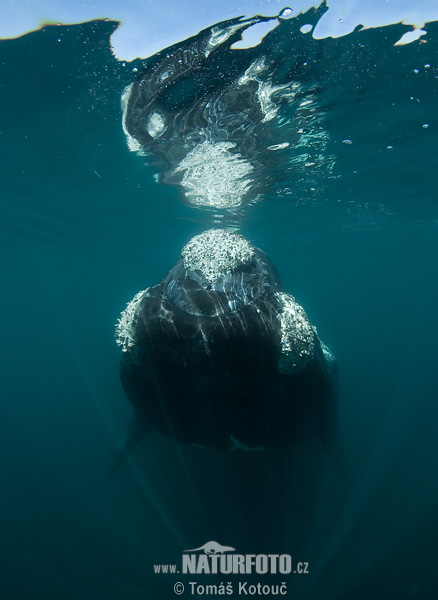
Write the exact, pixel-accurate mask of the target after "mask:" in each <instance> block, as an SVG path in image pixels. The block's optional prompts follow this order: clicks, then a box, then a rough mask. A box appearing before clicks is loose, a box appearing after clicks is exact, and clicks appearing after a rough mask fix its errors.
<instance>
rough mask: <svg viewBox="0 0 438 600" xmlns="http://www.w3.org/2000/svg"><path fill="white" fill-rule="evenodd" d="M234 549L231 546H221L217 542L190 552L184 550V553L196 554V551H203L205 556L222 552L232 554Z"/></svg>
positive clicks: (208, 543)
mask: <svg viewBox="0 0 438 600" xmlns="http://www.w3.org/2000/svg"><path fill="white" fill-rule="evenodd" d="M235 549H236V548H232V547H231V546H222V545H221V544H218V543H217V542H214V541H212V542H207V543H206V544H204V545H203V546H199V548H193V549H192V550H184V552H197V551H198V550H204V552H205V554H223V553H224V552H234V550H235Z"/></svg>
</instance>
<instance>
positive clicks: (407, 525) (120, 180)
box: [0, 22, 438, 600]
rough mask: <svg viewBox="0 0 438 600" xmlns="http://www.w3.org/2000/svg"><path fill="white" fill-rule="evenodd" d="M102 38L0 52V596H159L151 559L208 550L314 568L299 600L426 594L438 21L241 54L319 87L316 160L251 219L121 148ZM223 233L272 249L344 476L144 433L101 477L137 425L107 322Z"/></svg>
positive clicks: (167, 580) (284, 171)
mask: <svg viewBox="0 0 438 600" xmlns="http://www.w3.org/2000/svg"><path fill="white" fill-rule="evenodd" d="M114 27H115V24H113V23H109V22H96V23H92V24H86V25H81V26H75V27H50V28H46V29H44V30H42V31H39V32H36V33H34V34H31V35H28V36H26V37H23V38H20V39H17V40H11V41H3V42H1V43H0V54H1V60H0V85H1V87H0V102H1V113H0V114H1V117H0V119H1V124H0V144H1V145H2V156H3V160H2V163H1V165H0V172H1V177H0V180H1V199H0V210H1V221H0V223H1V225H0V227H1V233H2V236H1V247H2V281H3V285H2V294H1V307H2V315H3V320H2V331H3V344H2V365H3V369H2V377H1V380H0V398H1V405H0V410H1V419H0V428H1V435H0V446H1V453H0V462H1V468H2V494H1V495H0V515H1V517H2V526H1V531H2V542H3V543H2V549H1V557H2V576H1V578H0V595H1V597H2V598H7V599H20V600H21V599H26V600H27V599H34V598H35V599H40V598H41V599H45V600H49V599H55V598H56V599H59V598H63V599H66V600H67V599H76V598H81V599H82V598H83V599H88V598H90V599H94V598H96V599H99V600H100V599H111V600H113V599H114V600H119V599H120V600H121V599H123V600H125V599H126V600H132V599H137V598H150V599H155V598H158V599H161V598H171V597H173V596H174V592H173V585H174V583H175V581H178V576H177V575H175V576H173V575H168V576H165V575H156V574H154V572H153V565H154V564H161V563H163V564H167V563H177V562H179V561H180V557H181V552H182V551H183V550H184V549H186V548H196V547H198V546H201V545H202V544H204V543H205V542H206V541H208V540H217V541H218V542H220V543H222V544H225V545H231V546H233V547H234V548H236V549H237V550H238V551H239V552H241V553H243V554H249V553H256V554H261V553H283V552H284V553H289V554H292V555H293V557H294V559H295V560H303V561H307V562H309V565H310V573H309V575H302V576H298V575H295V576H288V577H287V586H288V595H287V596H286V597H289V598H299V599H307V598H311V599H315V600H326V599H327V600H332V599H333V600H343V599H345V600H347V599H348V600H349V599H352V598H354V599H355V600H362V599H369V598H375V599H380V598H381V599H383V598H398V599H408V598H419V599H421V600H423V599H424V600H426V599H429V598H430V599H432V598H435V597H436V590H437V576H436V565H435V554H436V550H435V545H436V534H437V533H438V531H437V521H436V516H435V515H436V506H437V502H438V480H437V469H436V456H437V450H438V448H437V436H436V421H437V417H438V413H437V404H436V399H437V397H438V393H437V392H438V389H437V388H438V386H437V379H436V337H437V334H438V331H437V329H438V324H437V318H436V306H437V303H438V285H437V281H436V264H437V258H438V252H437V242H436V232H437V229H436V227H437V222H438V221H437V217H438V215H437V191H436V190H437V188H436V165H437V158H438V157H437V142H438V137H437V128H438V119H437V113H436V101H437V92H438V52H437V45H438V28H437V26H436V24H430V25H428V26H427V27H426V29H427V31H428V33H427V36H426V37H425V38H424V39H425V40H427V42H426V43H419V42H415V43H413V44H410V45H408V46H403V47H394V46H393V43H394V42H395V41H396V40H397V39H398V38H399V37H400V36H401V34H402V33H403V32H404V31H405V30H406V28H404V27H402V26H394V27H390V28H384V29H380V30H370V31H367V32H358V33H354V34H351V35H350V36H347V37H345V38H340V39H339V40H321V41H318V42H316V41H315V40H312V38H310V37H306V36H301V37H299V36H298V35H297V36H295V37H294V36H290V37H287V38H286V37H285V35H284V34H283V33H282V32H281V31H277V32H274V37H270V38H269V37H268V38H267V40H266V42H267V43H268V46H266V47H263V46H262V48H261V49H258V50H254V52H255V53H256V52H262V51H263V52H266V54H267V56H268V57H269V56H273V55H274V54H275V53H276V52H277V53H278V48H279V46H284V48H285V49H286V50H287V53H288V57H290V61H291V64H295V65H296V66H295V67H294V68H295V69H296V70H297V72H299V73H301V74H302V73H303V71H300V69H303V67H302V64H303V62H306V61H307V62H308V65H307V67H306V69H305V70H304V72H305V77H306V78H307V79H306V81H308V82H310V83H312V85H315V86H318V87H319V88H320V89H319V91H318V95H317V99H316V104H317V110H318V117H319V118H320V119H321V123H322V126H323V128H324V131H325V132H326V134H327V141H326V146H325V147H324V151H323V158H322V160H321V166H320V167H318V168H316V169H312V168H311V167H304V166H299V167H296V168H289V167H287V166H286V167H285V166H284V165H278V164H275V165H273V167H272V168H273V169H274V171H273V172H270V173H269V182H270V183H269V187H268V188H266V191H265V193H264V194H263V197H262V198H261V199H260V201H259V202H257V203H254V204H251V205H249V206H246V207H244V208H242V209H241V210H240V211H239V212H237V213H234V214H233V215H231V216H230V215H227V214H226V213H225V212H223V213H222V214H221V216H219V217H217V216H215V214H216V213H213V212H212V211H206V210H202V209H197V208H193V207H190V206H188V205H186V204H185V203H184V202H183V201H182V199H181V195H180V192H179V190H178V188H177V187H175V186H166V185H163V184H158V183H157V182H156V181H155V180H154V174H155V173H156V172H157V167H156V166H154V165H149V166H146V165H145V164H144V163H145V162H146V158H145V157H140V156H137V155H136V154H135V153H130V152H129V151H128V149H127V147H126V139H125V135H124V133H123V130H122V126H121V109H120V96H121V93H122V91H123V89H124V88H125V86H126V85H128V84H129V83H130V82H131V81H132V80H133V78H134V77H135V72H133V68H137V69H141V68H142V67H143V66H144V65H143V63H141V61H137V62H136V63H127V64H122V63H118V62H117V61H116V60H115V59H114V58H113V57H112V55H111V53H110V49H109V35H110V33H111V32H112V31H113V30H114ZM288 60H289V59H288ZM295 61H296V62H295ZM225 68H226V64H224V69H225ZM282 110H283V111H284V114H285V115H287V111H288V110H292V108H288V107H287V106H286V107H283V108H282ZM270 135H272V136H273V137H272V139H271V140H270V142H269V143H275V135H276V134H275V129H273V130H272V132H271V134H270ZM350 142H351V143H350ZM260 144H261V145H262V141H261V142H260ZM150 162H152V161H150V160H149V163H150ZM262 175H263V173H262ZM222 223H223V224H230V225H233V226H238V227H239V230H240V232H241V233H243V234H244V235H245V237H246V238H247V239H249V240H250V241H251V242H252V243H253V244H254V245H256V246H258V247H260V248H261V249H263V250H264V251H265V252H266V253H267V254H268V256H269V257H270V258H271V259H272V261H273V262H274V264H275V265H276V266H277V268H278V270H279V272H280V274H281V276H282V279H283V282H284V286H285V288H286V290H287V291H288V292H290V293H292V294H293V295H294V296H295V297H296V298H297V300H298V301H299V302H300V304H302V305H303V306H304V307H305V309H306V311H307V313H308V315H309V317H310V319H311V320H312V322H313V323H315V324H316V325H317V327H318V332H319V334H320V336H321V338H322V339H323V340H324V341H325V342H326V343H327V344H329V345H330V347H331V348H332V349H333V351H334V353H335V355H336V357H337V359H338V363H339V372H340V381H341V390H340V401H339V414H338V421H339V430H340V438H341V442H342V445H343V448H344V451H345V456H346V465H345V467H346V470H347V471H348V473H349V480H348V482H345V481H343V479H342V477H341V476H340V474H339V473H338V471H337V469H336V467H335V466H334V465H333V463H332V462H331V460H330V457H328V456H327V455H326V454H325V453H324V451H323V450H322V448H320V447H319V445H318V443H317V442H316V441H312V440H310V441H309V442H306V443H304V444H301V445H299V446H298V447H295V448H292V449H288V450H284V451H281V452H280V451H279V452H276V453H274V454H263V455H257V456H256V455H253V454H249V455H248V454H243V453H242V454H239V453H235V454H232V455H225V454H223V455H222V454H219V453H218V454H215V453H205V452H202V451H200V450H199V449H195V448H186V447H184V446H180V445H178V444H176V443H173V442H171V441H170V440H167V439H165V438H162V437H160V436H159V435H158V434H152V435H151V436H150V438H148V439H146V440H145V441H144V442H143V443H142V445H141V446H140V447H139V448H138V450H137V451H136V452H135V453H134V455H133V457H132V459H131V460H130V462H129V464H128V465H127V466H126V468H125V469H124V470H122V471H121V472H120V473H118V474H117V476H116V477H114V478H113V479H112V480H111V481H110V482H104V480H103V472H104V470H105V467H106V465H107V463H108V461H109V458H110V456H111V453H112V451H113V449H114V446H115V445H116V443H117V442H118V441H119V440H120V439H121V438H122V437H123V435H124V432H125V430H126V426H127V423H128V420H129V415H130V407H129V405H128V402H127V400H126V399H125V397H124V394H123V392H122V389H121V386H120V383H119V377H118V365H119V351H118V349H117V347H116V345H115V343H114V339H113V331H114V330H113V324H114V323H115V322H116V320H117V318H118V316H119V313H120V311H121V310H122V309H123V308H124V306H125V304H126V302H128V301H129V300H130V299H131V298H132V297H133V295H134V294H135V293H136V292H138V291H139V290H140V289H144V288H145V287H146V286H148V285H153V284H155V283H157V282H159V281H160V280H161V279H162V278H163V277H164V276H165V274H166V273H167V271H168V269H169V268H170V267H171V266H172V265H173V264H174V263H175V262H176V260H177V259H178V257H179V253H180V250H181V248H182V247H183V245H184V244H186V243H187V241H188V240H189V239H190V238H191V237H192V236H193V235H195V234H197V233H200V232H201V231H203V230H205V229H206V228H208V227H212V226H218V224H219V225H220V224H222ZM186 577H187V576H186ZM180 579H181V576H180ZM271 579H272V582H273V583H280V582H281V581H282V579H279V578H278V577H275V576H273V577H272V578H271ZM271 579H270V582H271ZM235 580H236V581H238V580H239V577H237V576H236V577H235ZM197 581H198V582H201V583H202V582H204V583H206V582H207V583H211V582H213V581H214V582H216V583H220V581H222V579H220V578H219V579H217V578H214V577H213V576H211V578H210V579H208V577H207V576H204V577H202V576H197ZM255 581H256V582H257V578H256V579H255ZM184 595H185V596H189V595H190V593H189V589H187V590H186V592H185V594H184Z"/></svg>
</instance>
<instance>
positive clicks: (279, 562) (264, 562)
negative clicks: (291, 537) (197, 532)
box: [182, 541, 292, 575]
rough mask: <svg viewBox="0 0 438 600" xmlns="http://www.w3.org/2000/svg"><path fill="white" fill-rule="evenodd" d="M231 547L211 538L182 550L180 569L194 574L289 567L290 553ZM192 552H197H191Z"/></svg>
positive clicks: (288, 569)
mask: <svg viewBox="0 0 438 600" xmlns="http://www.w3.org/2000/svg"><path fill="white" fill-rule="evenodd" d="M234 550H235V548H233V547H231V546H222V545H221V544H219V543H218V542H214V541H211V542H207V543H206V544H204V545H203V546H200V547H199V548H194V549H192V550H184V552H183V555H182V573H184V574H187V573H189V574H195V575H200V574H210V573H211V574H216V573H221V574H223V575H231V574H245V575H249V574H251V573H257V574H259V575H264V574H266V573H272V574H275V573H281V574H282V575H287V574H288V573H290V572H291V571H292V556H291V555H290V554H234V553H233V552H234ZM201 551H203V553H201ZM195 552H199V553H198V554H195ZM189 553H190V554H189Z"/></svg>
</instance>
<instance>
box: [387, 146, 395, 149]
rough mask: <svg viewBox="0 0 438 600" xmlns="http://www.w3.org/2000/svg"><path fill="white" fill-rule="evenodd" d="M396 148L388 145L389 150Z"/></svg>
mask: <svg viewBox="0 0 438 600" xmlns="http://www.w3.org/2000/svg"><path fill="white" fill-rule="evenodd" d="M393 148H394V146H386V149H387V150H392V149H393Z"/></svg>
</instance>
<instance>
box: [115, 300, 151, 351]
mask: <svg viewBox="0 0 438 600" xmlns="http://www.w3.org/2000/svg"><path fill="white" fill-rule="evenodd" d="M148 289H149V288H147V289H146V290H142V291H141V292H138V294H136V295H135V296H134V298H133V299H132V300H131V301H130V302H128V304H127V306H126V308H125V310H124V311H123V312H122V313H121V315H120V318H119V319H118V322H117V324H116V332H115V338H116V343H117V345H118V346H120V347H121V349H122V352H128V351H130V350H132V349H133V348H134V347H135V344H136V338H135V323H136V319H137V314H138V309H139V308H140V303H141V301H142V299H143V298H144V296H145V294H147V291H148Z"/></svg>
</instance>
